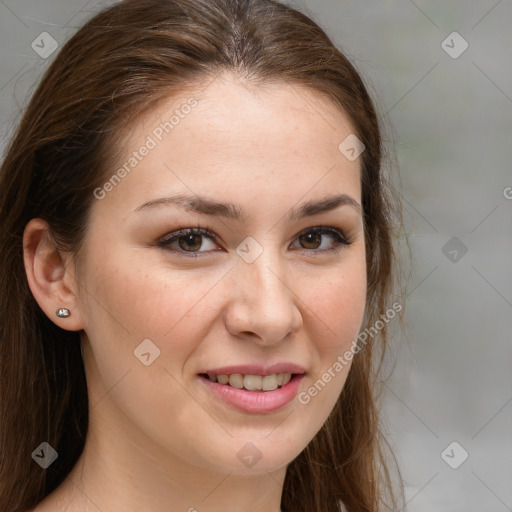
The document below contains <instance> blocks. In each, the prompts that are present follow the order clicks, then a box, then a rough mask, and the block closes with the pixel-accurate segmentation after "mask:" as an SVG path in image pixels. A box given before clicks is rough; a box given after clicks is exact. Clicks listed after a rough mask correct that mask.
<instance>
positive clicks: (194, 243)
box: [158, 228, 218, 256]
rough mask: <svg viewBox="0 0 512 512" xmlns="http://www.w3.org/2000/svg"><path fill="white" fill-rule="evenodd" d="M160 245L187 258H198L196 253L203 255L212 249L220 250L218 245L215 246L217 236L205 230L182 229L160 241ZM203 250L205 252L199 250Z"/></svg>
mask: <svg viewBox="0 0 512 512" xmlns="http://www.w3.org/2000/svg"><path fill="white" fill-rule="evenodd" d="M207 242H209V243H210V244H211V247H208V243H207ZM158 245H159V246H160V247H163V248H164V249H165V250H168V251H171V252H176V253H178V254H182V255H186V256H196V254H194V253H197V255H200V254H201V253H204V252H211V250H212V249H213V250H216V249H217V248H218V246H217V244H215V235H214V234H213V233H212V232H211V231H210V230H208V229H204V228H196V229H194V228H188V229H180V230H179V231H175V232H173V233H171V234H170V235H169V236H167V237H165V238H163V239H162V240H160V241H159V242H158ZM205 246H206V247H205ZM201 248H203V249H205V250H199V249H201Z"/></svg>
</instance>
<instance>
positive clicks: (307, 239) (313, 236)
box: [299, 232, 322, 249]
mask: <svg viewBox="0 0 512 512" xmlns="http://www.w3.org/2000/svg"><path fill="white" fill-rule="evenodd" d="M299 240H300V241H301V243H302V244H303V245H304V247H305V249H318V246H320V244H321V243H322V235H319V234H318V233H311V232H310V233H308V234H306V235H300V236H299Z"/></svg>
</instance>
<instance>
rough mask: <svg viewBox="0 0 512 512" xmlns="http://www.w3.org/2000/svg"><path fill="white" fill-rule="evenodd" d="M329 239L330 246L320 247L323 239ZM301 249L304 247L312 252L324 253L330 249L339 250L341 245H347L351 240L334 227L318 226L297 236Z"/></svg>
mask: <svg viewBox="0 0 512 512" xmlns="http://www.w3.org/2000/svg"><path fill="white" fill-rule="evenodd" d="M326 238H327V239H329V238H330V239H331V240H332V243H331V244H330V245H331V246H330V247H327V248H322V247H321V246H322V242H323V241H324V240H325V239H326ZM297 240H298V241H299V242H300V244H301V246H302V247H301V248H302V249H306V250H308V251H311V252H313V253H326V252H330V251H339V250H340V249H341V248H342V247H343V246H348V245H350V244H351V243H352V242H351V241H350V240H348V238H347V237H346V236H345V234H344V233H343V232H342V231H340V230H339V229H336V228H330V227H324V226H318V227H314V228H310V229H308V230H307V231H303V232H302V233H301V234H299V236H298V237H297Z"/></svg>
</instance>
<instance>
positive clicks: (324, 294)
mask: <svg viewBox="0 0 512 512" xmlns="http://www.w3.org/2000/svg"><path fill="white" fill-rule="evenodd" d="M366 283H367V281H366V267H365V266H364V265H362V264H360V263H358V264H356V265H351V266H350V267H348V266H347V267H346V268H341V269H340V270H339V271H332V272H327V273H326V274H325V275H323V276H322V279H319V280H318V281H317V282H316V284H314V285H313V284H312V283H310V286H309V292H308V286H307V284H308V283H304V286H301V289H302V290H303V291H302V294H303V295H304V296H305V297H308V299H307V302H308V304H307V305H308V309H309V310H310V313H309V314H310V315H311V323H312V324H313V325H316V326H317V333H316V335H312V336H311V339H312V340H314V341H315V343H316V344H317V350H318V351H319V353H320V354H322V355H323V356H325V357H327V356H329V355H330V356H332V355H333V354H334V353H336V355H338V353H339V352H340V351H342V350H343V351H344V350H345V347H347V346H349V345H350V343H351V342H352V341H353V340H354V339H355V338H356V337H357V335H358V333H359V330H360V328H361V324H362V321H363V316H364V311H365V303H366ZM311 290H314V291H311Z"/></svg>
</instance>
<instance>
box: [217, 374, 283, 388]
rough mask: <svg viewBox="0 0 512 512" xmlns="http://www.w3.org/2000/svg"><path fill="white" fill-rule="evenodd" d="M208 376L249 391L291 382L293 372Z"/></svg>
mask: <svg viewBox="0 0 512 512" xmlns="http://www.w3.org/2000/svg"><path fill="white" fill-rule="evenodd" d="M208 378H209V379H210V380H211V381H212V382H219V383H220V384H229V385H230V386H232V387H234V388H237V389H242V388H245V389H247V390H249V391H274V389H277V388H278V387H280V386H284V385H286V384H288V382H290V380H291V378H292V374H291V373H277V374H275V373H274V374H273V375H265V376H262V375H241V374H239V373H235V374H233V375H213V374H208Z"/></svg>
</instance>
